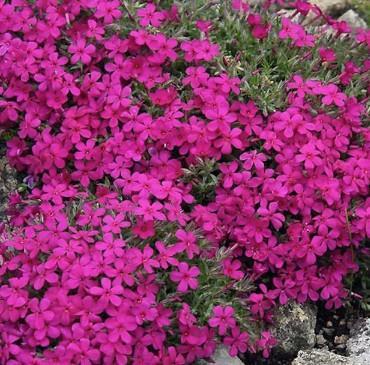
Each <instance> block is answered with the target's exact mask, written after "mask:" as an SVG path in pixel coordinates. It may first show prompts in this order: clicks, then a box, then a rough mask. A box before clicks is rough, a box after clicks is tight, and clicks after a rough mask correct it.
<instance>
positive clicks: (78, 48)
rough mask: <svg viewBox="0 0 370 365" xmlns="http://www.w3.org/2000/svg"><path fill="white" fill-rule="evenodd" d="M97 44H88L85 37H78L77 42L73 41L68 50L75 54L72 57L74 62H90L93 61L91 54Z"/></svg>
mask: <svg viewBox="0 0 370 365" xmlns="http://www.w3.org/2000/svg"><path fill="white" fill-rule="evenodd" d="M95 50H96V48H95V46H94V45H92V44H89V45H87V46H86V41H85V39H83V38H79V39H77V41H76V42H74V43H72V44H71V45H70V46H69V47H68V51H69V52H71V53H72V54H73V56H72V58H71V62H72V63H77V62H78V61H81V62H82V63H83V64H86V65H87V64H89V63H90V62H91V55H92V54H93V53H95Z"/></svg>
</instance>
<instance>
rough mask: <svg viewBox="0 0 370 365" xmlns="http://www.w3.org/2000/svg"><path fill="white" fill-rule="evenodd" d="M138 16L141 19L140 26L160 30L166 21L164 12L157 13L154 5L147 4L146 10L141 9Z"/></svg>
mask: <svg viewBox="0 0 370 365" xmlns="http://www.w3.org/2000/svg"><path fill="white" fill-rule="evenodd" d="M137 15H138V16H139V18H140V25H141V26H142V27H146V26H148V25H152V26H153V27H156V28H158V27H159V26H160V25H161V24H162V23H163V21H164V19H165V18H164V15H163V13H162V12H159V11H156V8H155V5H154V4H147V5H146V6H145V7H144V8H141V9H139V10H138V11H137Z"/></svg>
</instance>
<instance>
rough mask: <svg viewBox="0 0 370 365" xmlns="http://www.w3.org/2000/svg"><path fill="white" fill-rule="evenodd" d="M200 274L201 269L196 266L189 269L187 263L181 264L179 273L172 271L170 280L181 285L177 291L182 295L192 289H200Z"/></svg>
mask: <svg viewBox="0 0 370 365" xmlns="http://www.w3.org/2000/svg"><path fill="white" fill-rule="evenodd" d="M199 274H200V270H199V268H197V267H196V266H192V267H189V265H188V264H187V263H186V262H180V263H179V265H178V271H172V272H171V273H170V278H171V280H172V281H174V282H175V283H179V284H178V286H177V290H178V291H179V292H181V293H185V292H187V291H188V288H190V289H196V288H197V287H198V280H197V279H196V277H198V276H199Z"/></svg>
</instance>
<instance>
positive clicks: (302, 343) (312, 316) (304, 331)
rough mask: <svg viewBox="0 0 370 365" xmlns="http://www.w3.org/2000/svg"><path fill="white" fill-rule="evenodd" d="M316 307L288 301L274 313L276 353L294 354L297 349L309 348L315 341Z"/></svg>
mask: <svg viewBox="0 0 370 365" xmlns="http://www.w3.org/2000/svg"><path fill="white" fill-rule="evenodd" d="M316 314H317V308H316V307H315V306H312V305H309V304H305V305H300V304H297V303H293V302H291V303H288V304H287V305H284V306H281V307H279V308H278V309H277V312H276V313H275V325H274V330H273V335H274V336H275V337H276V339H277V340H278V342H279V343H278V345H277V346H276V348H275V351H276V352H277V353H281V354H284V355H289V356H295V355H296V354H297V353H298V351H299V350H305V349H310V348H312V347H314V345H315V342H316V336H315V326H316Z"/></svg>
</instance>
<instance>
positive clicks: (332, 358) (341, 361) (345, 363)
mask: <svg viewBox="0 0 370 365" xmlns="http://www.w3.org/2000/svg"><path fill="white" fill-rule="evenodd" d="M292 365H355V364H354V363H353V362H352V361H351V359H349V358H347V357H345V356H340V355H337V354H334V353H333V352H330V351H328V350H325V349H312V350H308V351H299V353H298V356H297V357H296V358H295V359H294V360H293V362H292Z"/></svg>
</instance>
